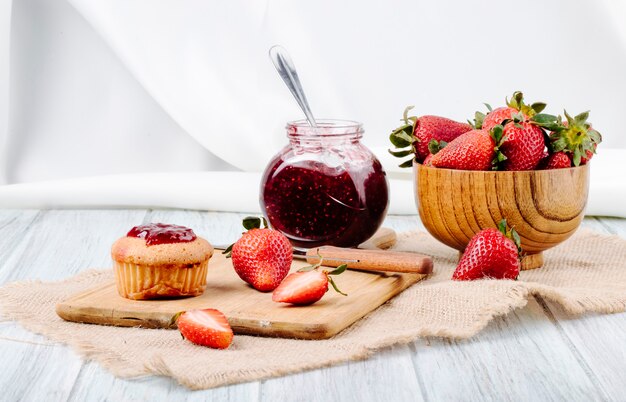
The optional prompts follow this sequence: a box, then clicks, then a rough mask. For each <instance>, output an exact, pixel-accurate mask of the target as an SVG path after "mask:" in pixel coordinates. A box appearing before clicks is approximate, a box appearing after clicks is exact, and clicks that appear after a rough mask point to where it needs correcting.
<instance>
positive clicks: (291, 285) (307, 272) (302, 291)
mask: <svg viewBox="0 0 626 402" xmlns="http://www.w3.org/2000/svg"><path fill="white" fill-rule="evenodd" d="M322 260H323V259H320V262H319V263H317V264H315V265H311V266H308V267H304V268H301V269H300V270H298V272H294V273H292V274H289V275H287V277H286V278H285V280H283V281H282V283H281V284H280V285H279V286H278V287H277V288H276V289H275V290H274V293H273V294H272V300H273V301H275V302H279V303H291V304H295V305H300V306H304V305H308V304H313V303H315V302H316V301H318V300H320V299H321V298H322V296H324V294H326V292H327V291H328V284H329V283H330V284H331V285H332V287H333V289H335V291H336V292H337V293H340V294H342V295H344V296H347V295H346V294H345V293H343V292H342V291H340V290H339V288H337V284H336V283H335V281H334V280H333V278H332V277H330V276H329V275H339V274H341V273H342V272H344V271H345V270H346V268H347V265H346V264H343V265H340V266H338V267H337V268H335V269H333V270H332V271H326V270H322V269H320V266H321V264H322Z"/></svg>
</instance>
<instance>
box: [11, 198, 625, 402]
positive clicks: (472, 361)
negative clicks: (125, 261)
mask: <svg viewBox="0 0 626 402" xmlns="http://www.w3.org/2000/svg"><path fill="white" fill-rule="evenodd" d="M243 216H244V214H232V213H206V212H197V211H162V210H158V211H156V210H155V211H152V210H148V211H146V210H81V211H74V210H51V211H34V210H18V211H15V210H4V211H1V210H0V284H2V283H6V282H11V281H18V280H25V279H41V280H44V281H49V280H59V279H63V278H66V277H69V276H71V275H74V274H76V273H77V272H79V271H81V270H84V269H86V268H90V267H91V268H93V267H107V266H109V247H110V245H111V243H112V242H113V241H114V240H115V239H116V238H117V237H119V236H120V235H122V234H124V233H125V232H126V231H127V230H128V229H129V228H130V227H132V226H134V225H137V224H140V223H142V222H149V221H162V222H172V223H178V224H182V225H187V226H191V227H193V228H194V229H195V230H196V231H197V232H198V233H201V234H202V235H203V236H205V237H207V238H208V240H209V241H212V242H215V243H220V244H223V243H227V242H229V241H234V240H235V239H236V238H237V235H238V234H239V233H241V227H240V222H241V218H242V217H243ZM385 225H386V226H388V227H392V228H394V229H395V230H396V231H405V230H412V229H415V228H421V224H420V223H419V219H418V218H417V216H390V217H388V218H387V220H386V223H385ZM584 226H587V227H591V228H593V229H595V230H598V231H600V232H604V233H616V234H619V235H620V236H622V237H624V238H626V220H620V219H609V218H606V219H604V218H602V219H597V218H587V219H586V220H585V221H584ZM0 362H1V364H2V366H1V369H0V400H2V401H5V400H6V401H14V400H27V401H40V400H41V401H43V400H45V401H57V400H59V401H65V400H72V401H83V400H111V401H120V400H121V401H124V400H148V401H160V400H164V401H165V400H167V401H176V400H211V401H213V400H219V401H222V400H234V401H248V400H250V401H282V400H297V401H324V402H327V401H333V400H341V401H343V402H348V401H363V400H386V401H388V402H395V401H404V400H455V401H456V400H476V401H483V400H528V401H539V400H566V401H590V400H612V401H620V400H621V401H625V400H626V314H615V315H588V316H584V317H582V318H572V317H568V316H566V315H564V314H563V313H562V312H561V311H560V310H559V308H558V307H556V306H554V305H552V304H551V303H549V302H546V301H544V300H541V299H539V298H538V299H534V300H531V301H530V302H529V303H528V305H527V306H526V307H525V308H524V309H521V310H516V311H514V312H512V313H510V314H509V315H508V316H506V317H504V318H499V319H496V320H494V322H492V324H490V325H489V326H488V328H487V329H486V330H484V331H483V332H481V333H480V334H479V335H477V336H476V337H475V338H473V339H471V340H467V341H460V342H455V341H448V340H441V339H435V338H433V339H420V340H417V341H416V342H414V343H412V344H409V345H402V346H397V347H394V348H391V349H386V350H383V351H381V352H380V353H378V354H376V355H375V356H374V357H372V358H371V359H369V360H366V361H360V362H351V363H346V364H342V365H339V366H334V367H329V368H325V369H320V370H314V371H308V372H305V373H301V374H296V375H291V376H287V377H282V378H276V379H270V380H266V381H259V382H253V383H247V384H240V385H235V386H229V387H223V388H218V389H213V390H206V391H196V392H191V391H188V390H187V389H185V388H184V387H181V386H179V385H177V384H176V383H175V382H174V381H172V380H171V379H169V378H164V377H146V378H142V379H137V380H123V379H118V378H115V377H114V376H112V375H111V374H109V373H108V372H107V371H105V370H104V369H102V368H101V367H100V366H99V365H98V364H97V363H95V362H85V361H83V360H81V358H80V357H78V355H76V354H75V353H74V352H72V350H71V349H69V348H68V347H66V346H64V345H61V344H54V343H51V342H50V341H49V340H47V339H46V338H44V337H42V336H38V335H34V334H32V333H30V332H28V331H25V330H23V329H22V328H21V327H20V326H19V325H17V324H15V323H13V322H6V321H5V322H0Z"/></svg>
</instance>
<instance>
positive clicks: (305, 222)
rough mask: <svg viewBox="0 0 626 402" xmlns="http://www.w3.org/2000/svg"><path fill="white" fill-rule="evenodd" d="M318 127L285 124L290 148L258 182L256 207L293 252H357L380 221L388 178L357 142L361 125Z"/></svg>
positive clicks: (333, 123) (330, 122)
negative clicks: (324, 249) (321, 248)
mask: <svg viewBox="0 0 626 402" xmlns="http://www.w3.org/2000/svg"><path fill="white" fill-rule="evenodd" d="M317 124H318V127H317V128H313V127H311V126H309V124H308V123H307V121H306V120H299V121H293V122H289V123H287V127H286V129H287V138H288V139H289V144H288V145H287V146H285V147H284V148H283V149H282V150H281V151H280V152H279V153H278V154H277V155H276V156H275V157H274V158H273V159H272V160H271V161H270V163H269V164H268V166H267V168H266V169H265V173H264V174H263V178H262V180H261V192H260V194H261V195H260V202H261V208H262V209H263V210H264V211H265V216H266V217H267V219H268V221H269V223H270V225H271V226H272V227H273V228H274V229H277V230H279V231H281V232H282V233H284V234H285V236H287V238H289V240H290V241H291V243H292V244H293V245H294V247H296V248H299V249H304V248H310V247H317V246H321V245H333V246H340V247H356V246H358V245H359V244H361V243H362V242H364V241H365V240H367V239H369V238H370V237H371V236H372V235H373V234H374V233H375V232H376V230H378V228H379V227H380V225H381V224H382V222H383V219H384V218H385V213H386V212H387V206H388V204H389V190H388V183H387V176H386V174H385V171H384V170H383V168H382V166H381V164H380V162H379V161H378V159H377V158H376V156H374V154H373V153H372V152H371V151H370V150H369V149H367V148H366V147H365V146H363V145H362V144H361V142H360V139H361V137H362V136H363V126H362V124H361V123H358V122H355V121H344V120H319V121H317Z"/></svg>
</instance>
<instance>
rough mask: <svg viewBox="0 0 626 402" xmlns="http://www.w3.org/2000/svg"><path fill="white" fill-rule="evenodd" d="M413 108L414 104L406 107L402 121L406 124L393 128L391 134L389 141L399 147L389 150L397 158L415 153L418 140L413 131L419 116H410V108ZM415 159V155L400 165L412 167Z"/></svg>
mask: <svg viewBox="0 0 626 402" xmlns="http://www.w3.org/2000/svg"><path fill="white" fill-rule="evenodd" d="M411 109H413V106H407V107H406V108H405V109H404V113H403V114H402V121H403V122H404V124H403V125H401V126H400V127H398V128H396V129H395V130H393V131H392V132H391V134H390V135H389V141H390V142H391V144H392V145H393V146H394V147H396V148H398V149H397V150H395V151H392V150H391V149H389V150H388V151H389V153H390V154H391V155H393V156H395V157H396V158H404V157H407V156H409V155H414V154H415V146H414V144H415V143H416V142H417V138H415V136H414V135H413V131H414V130H415V123H417V117H415V116H408V113H409V110H411ZM413 159H414V157H412V158H411V159H409V160H406V161H404V162H402V163H401V164H400V165H399V166H400V167H402V168H405V167H411V166H413Z"/></svg>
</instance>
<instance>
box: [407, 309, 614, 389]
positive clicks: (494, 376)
mask: <svg viewBox="0 0 626 402" xmlns="http://www.w3.org/2000/svg"><path fill="white" fill-rule="evenodd" d="M546 324H548V323H545V316H544V312H543V309H542V308H541V307H540V306H539V304H538V303H537V302H535V301H533V300H531V301H529V303H528V305H527V306H526V307H525V308H524V309H520V310H515V311H513V312H511V313H510V314H509V315H507V316H506V317H499V318H496V319H494V320H493V321H492V322H491V323H490V324H489V326H488V327H487V328H486V329H485V330H484V331H482V332H481V333H479V334H478V335H476V337H474V338H473V339H471V340H465V341H453V340H446V339H436V338H428V339H419V340H417V341H415V343H414V344H413V351H414V362H415V367H416V368H415V369H416V371H418V372H419V373H421V375H422V376H423V377H424V381H423V384H424V388H425V393H426V395H427V398H428V399H429V400H468V401H469V400H472V401H590V400H602V399H603V398H602V396H603V393H602V391H601V389H600V387H598V386H597V384H596V383H595V382H594V381H593V379H591V378H590V377H589V376H588V375H587V372H586V371H585V369H584V367H583V366H582V365H581V363H580V361H579V360H578V356H577V355H576V353H575V351H573V350H571V348H570V347H569V345H568V344H567V343H566V342H564V341H563V339H561V337H560V334H559V332H558V331H557V330H556V328H554V327H553V326H552V325H546Z"/></svg>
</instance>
